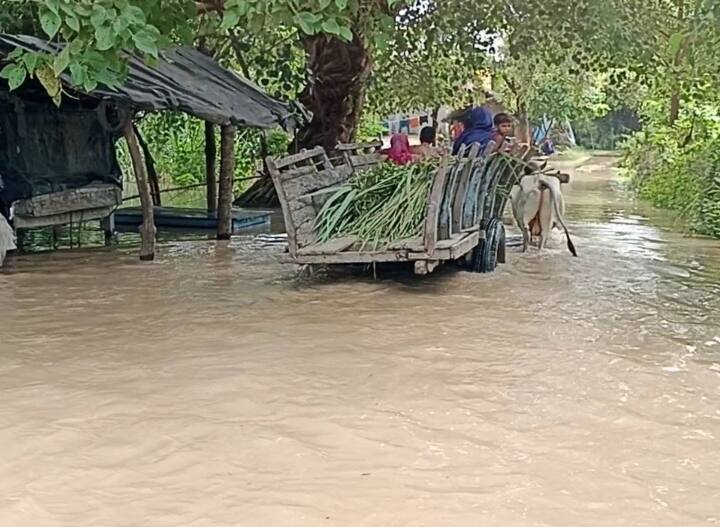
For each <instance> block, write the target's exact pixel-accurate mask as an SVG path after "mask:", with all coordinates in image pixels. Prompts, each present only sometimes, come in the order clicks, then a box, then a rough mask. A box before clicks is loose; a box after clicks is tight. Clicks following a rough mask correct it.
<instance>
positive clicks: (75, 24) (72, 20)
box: [65, 16, 80, 33]
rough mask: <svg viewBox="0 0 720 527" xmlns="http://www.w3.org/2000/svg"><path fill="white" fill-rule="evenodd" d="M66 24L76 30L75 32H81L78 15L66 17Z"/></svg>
mask: <svg viewBox="0 0 720 527" xmlns="http://www.w3.org/2000/svg"><path fill="white" fill-rule="evenodd" d="M65 24H66V25H67V27H69V28H70V29H72V30H73V31H75V33H79V32H80V21H79V20H78V19H77V17H74V16H68V17H66V18H65Z"/></svg>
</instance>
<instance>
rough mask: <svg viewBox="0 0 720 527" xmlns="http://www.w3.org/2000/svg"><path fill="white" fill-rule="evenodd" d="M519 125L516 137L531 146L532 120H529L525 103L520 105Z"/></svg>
mask: <svg viewBox="0 0 720 527" xmlns="http://www.w3.org/2000/svg"><path fill="white" fill-rule="evenodd" d="M517 118H518V125H517V129H516V130H515V137H517V140H518V141H519V142H521V143H526V144H530V141H531V137H530V119H529V118H528V112H527V106H526V105H525V103H524V102H521V103H518V113H517Z"/></svg>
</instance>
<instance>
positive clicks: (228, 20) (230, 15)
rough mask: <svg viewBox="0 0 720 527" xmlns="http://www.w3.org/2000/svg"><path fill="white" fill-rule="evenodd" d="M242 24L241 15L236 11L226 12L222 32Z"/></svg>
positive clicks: (221, 26) (221, 27)
mask: <svg viewBox="0 0 720 527" xmlns="http://www.w3.org/2000/svg"><path fill="white" fill-rule="evenodd" d="M238 22H240V14H239V13H238V12H237V11H236V10H234V9H233V10H226V11H225V13H224V14H223V19H222V24H220V29H221V30H223V31H224V30H226V29H230V28H231V27H235V26H237V25H238Z"/></svg>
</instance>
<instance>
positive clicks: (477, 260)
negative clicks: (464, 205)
mask: <svg viewBox="0 0 720 527" xmlns="http://www.w3.org/2000/svg"><path fill="white" fill-rule="evenodd" d="M498 262H499V263H505V226H504V225H503V223H502V221H500V220H499V219H497V218H493V219H491V220H490V222H489V223H488V226H487V227H486V229H485V239H484V240H481V241H480V243H479V244H478V246H477V247H475V249H474V250H473V253H472V267H471V268H472V270H473V271H474V272H476V273H492V272H493V271H494V270H495V268H496V267H497V264H498Z"/></svg>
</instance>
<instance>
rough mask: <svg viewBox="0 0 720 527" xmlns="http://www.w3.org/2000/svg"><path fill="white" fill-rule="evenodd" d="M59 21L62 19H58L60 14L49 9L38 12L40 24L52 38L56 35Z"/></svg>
mask: <svg viewBox="0 0 720 527" xmlns="http://www.w3.org/2000/svg"><path fill="white" fill-rule="evenodd" d="M61 23H62V20H60V15H58V14H57V13H53V12H52V11H49V10H44V11H43V12H42V13H40V26H41V27H42V29H43V31H44V32H45V34H46V35H47V36H48V37H49V38H53V37H54V36H55V35H57V32H58V30H59V29H60V24H61Z"/></svg>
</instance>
